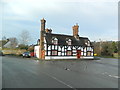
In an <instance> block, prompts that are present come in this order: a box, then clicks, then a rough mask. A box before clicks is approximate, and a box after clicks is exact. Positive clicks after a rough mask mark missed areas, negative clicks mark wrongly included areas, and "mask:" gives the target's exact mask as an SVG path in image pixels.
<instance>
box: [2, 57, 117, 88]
mask: <svg viewBox="0 0 120 90" xmlns="http://www.w3.org/2000/svg"><path fill="white" fill-rule="evenodd" d="M118 78H119V77H118V60H117V59H105V58H102V59H101V60H65V61H37V60H32V59H29V58H25V59H23V58H17V57H8V56H4V57H3V58H2V87H3V88H118Z"/></svg>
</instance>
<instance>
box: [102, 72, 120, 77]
mask: <svg viewBox="0 0 120 90" xmlns="http://www.w3.org/2000/svg"><path fill="white" fill-rule="evenodd" d="M102 74H104V75H107V76H109V77H113V78H120V77H119V76H114V75H110V74H109V73H108V72H104V73H102Z"/></svg>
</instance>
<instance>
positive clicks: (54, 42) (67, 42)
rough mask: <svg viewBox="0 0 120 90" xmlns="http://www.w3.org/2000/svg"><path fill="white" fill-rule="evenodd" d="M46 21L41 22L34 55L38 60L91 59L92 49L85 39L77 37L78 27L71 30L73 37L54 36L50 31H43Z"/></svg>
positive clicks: (75, 26)
mask: <svg viewBox="0 0 120 90" xmlns="http://www.w3.org/2000/svg"><path fill="white" fill-rule="evenodd" d="M45 22H46V20H44V19H42V20H41V31H40V39H39V41H38V46H35V48H34V54H35V55H36V57H37V58H40V59H79V58H93V56H94V47H93V46H92V44H91V42H90V40H89V39H88V38H87V37H80V36H79V35H78V32H79V30H78V28H79V26H78V25H77V24H76V25H74V26H73V27H72V28H73V35H63V34H54V33H52V30H51V29H45Z"/></svg>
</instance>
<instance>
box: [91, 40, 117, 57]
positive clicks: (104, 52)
mask: <svg viewBox="0 0 120 90" xmlns="http://www.w3.org/2000/svg"><path fill="white" fill-rule="evenodd" d="M93 45H94V51H95V53H97V54H98V55H99V56H113V54H114V53H118V51H119V50H118V42H115V41H104V42H95V43H93Z"/></svg>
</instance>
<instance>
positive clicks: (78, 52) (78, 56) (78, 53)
mask: <svg viewBox="0 0 120 90" xmlns="http://www.w3.org/2000/svg"><path fill="white" fill-rule="evenodd" d="M80 57H81V50H77V58H80Z"/></svg>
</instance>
